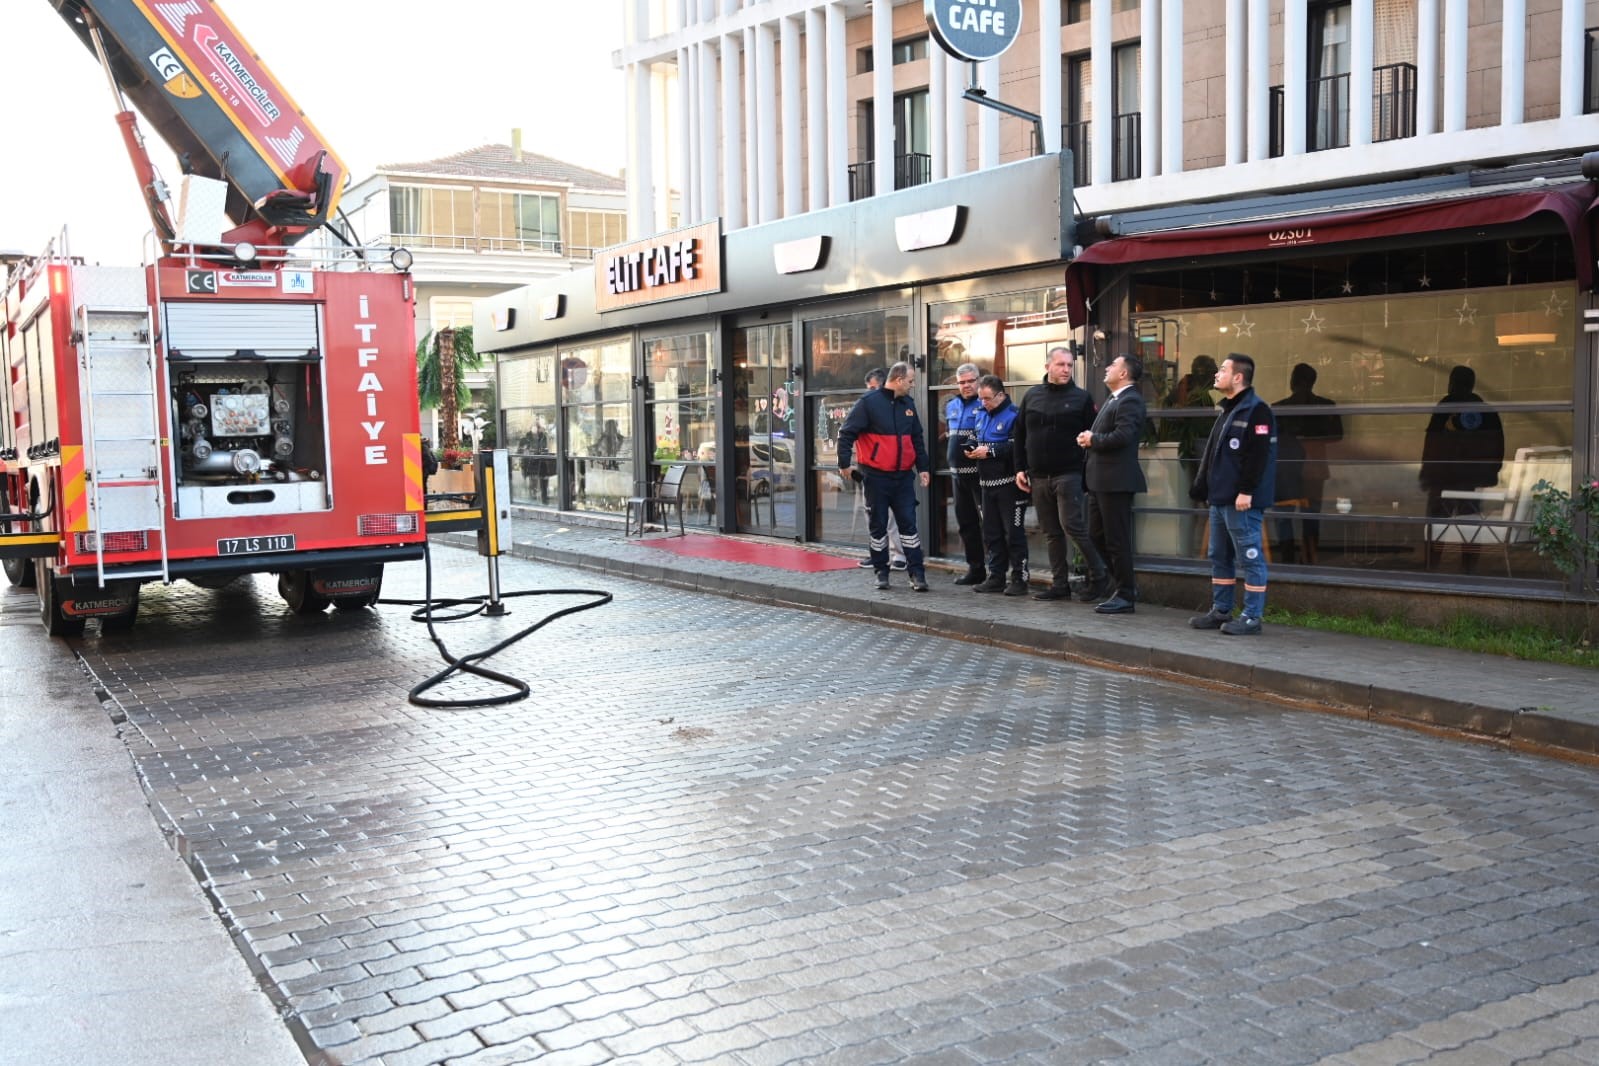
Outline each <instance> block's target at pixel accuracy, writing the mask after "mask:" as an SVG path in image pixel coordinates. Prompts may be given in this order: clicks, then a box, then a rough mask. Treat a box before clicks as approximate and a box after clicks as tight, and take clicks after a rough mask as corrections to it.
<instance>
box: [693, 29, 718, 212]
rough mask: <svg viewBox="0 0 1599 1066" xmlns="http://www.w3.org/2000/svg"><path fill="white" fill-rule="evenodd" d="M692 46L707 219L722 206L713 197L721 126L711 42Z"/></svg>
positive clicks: (702, 203) (703, 205) (702, 207)
mask: <svg viewBox="0 0 1599 1066" xmlns="http://www.w3.org/2000/svg"><path fill="white" fill-rule="evenodd" d="M707 2H709V0H707ZM700 10H701V11H702V12H703V11H704V10H705V9H704V8H703V7H702V8H701V9H700ZM707 21H708V19H707ZM695 47H696V48H697V49H698V50H699V54H700V58H699V63H698V64H696V65H697V67H698V73H699V77H700V85H699V94H700V145H699V147H700V218H701V220H709V219H713V218H716V217H717V216H718V215H720V214H721V213H722V205H721V204H720V203H718V202H717V199H716V186H717V180H716V177H717V174H716V134H717V130H718V129H719V127H720V120H719V119H718V117H717V114H718V112H717V101H716V64H717V58H716V50H715V49H714V48H713V47H712V45H711V42H709V41H701V42H700V43H699V44H697V45H695Z"/></svg>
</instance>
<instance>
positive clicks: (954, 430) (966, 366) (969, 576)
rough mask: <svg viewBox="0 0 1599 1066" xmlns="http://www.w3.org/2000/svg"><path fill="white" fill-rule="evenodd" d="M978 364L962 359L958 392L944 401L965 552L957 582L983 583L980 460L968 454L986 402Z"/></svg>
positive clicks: (958, 522)
mask: <svg viewBox="0 0 1599 1066" xmlns="http://www.w3.org/2000/svg"><path fill="white" fill-rule="evenodd" d="M977 378H978V372H977V367H976V365H975V364H973V363H962V364H961V365H960V366H959V367H957V368H956V370H955V388H956V390H957V391H956V393H955V395H953V396H951V397H950V398H949V399H948V400H946V401H944V431H945V433H947V434H948V435H949V445H948V449H949V450H948V458H949V472H950V481H951V483H952V484H951V489H950V491H951V492H952V493H953V494H954V496H955V525H956V527H957V528H958V529H959V530H960V535H961V547H962V548H963V549H964V550H965V552H966V572H965V573H964V574H961V575H960V576H959V577H957V578H956V579H955V584H957V585H981V584H982V583H983V580H984V579H985V578H986V577H987V576H988V571H987V570H986V569H985V564H984V562H983V513H982V491H983V490H982V487H981V486H980V485H978V484H977V463H976V462H974V461H973V460H971V459H968V458H967V457H966V450H967V448H968V447H970V446H971V444H972V443H973V440H972V431H973V430H974V429H975V428H976V427H977V417H978V416H979V415H981V414H982V413H983V405H982V403H981V402H980V401H979V400H978V399H977Z"/></svg>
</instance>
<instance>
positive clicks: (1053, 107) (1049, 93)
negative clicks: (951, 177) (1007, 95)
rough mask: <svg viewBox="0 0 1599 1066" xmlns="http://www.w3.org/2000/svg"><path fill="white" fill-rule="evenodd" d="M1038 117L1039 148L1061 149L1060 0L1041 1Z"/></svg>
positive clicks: (1050, 150)
mask: <svg viewBox="0 0 1599 1066" xmlns="http://www.w3.org/2000/svg"><path fill="white" fill-rule="evenodd" d="M1038 118H1039V121H1040V122H1042V123H1043V124H1044V143H1043V144H1042V145H1040V146H1039V147H1040V149H1041V150H1042V151H1045V152H1058V151H1060V124H1061V121H1062V119H1061V99H1060V4H1058V3H1050V2H1049V0H1040V3H1039V5H1038ZM935 158H936V157H935ZM934 176H935V177H936V176H937V175H936V174H935V175H934Z"/></svg>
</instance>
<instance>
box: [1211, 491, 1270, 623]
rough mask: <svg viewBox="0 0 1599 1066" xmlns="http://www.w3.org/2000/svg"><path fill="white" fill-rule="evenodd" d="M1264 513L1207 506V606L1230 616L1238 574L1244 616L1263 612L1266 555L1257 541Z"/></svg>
mask: <svg viewBox="0 0 1599 1066" xmlns="http://www.w3.org/2000/svg"><path fill="white" fill-rule="evenodd" d="M1264 515H1265V512H1263V511H1262V510H1260V508H1258V507H1251V508H1250V509H1249V510H1247V511H1240V510H1239V509H1238V508H1236V507H1233V506H1230V505H1229V506H1227V507H1218V506H1216V505H1215V504H1212V505H1211V507H1210V607H1211V610H1213V611H1219V612H1221V613H1222V614H1231V613H1232V610H1233V594H1234V591H1235V588H1236V586H1237V584H1238V573H1239V571H1240V570H1241V571H1243V575H1244V616H1245V617H1247V618H1254V619H1259V618H1260V617H1261V616H1262V615H1264V614H1265V613H1266V552H1265V549H1264V548H1263V547H1262V546H1261V542H1260V523H1261V519H1262V518H1263V517H1264Z"/></svg>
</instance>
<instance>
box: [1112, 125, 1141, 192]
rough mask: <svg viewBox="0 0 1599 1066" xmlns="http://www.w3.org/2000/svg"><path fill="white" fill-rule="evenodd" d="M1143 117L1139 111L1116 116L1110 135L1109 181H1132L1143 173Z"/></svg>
mask: <svg viewBox="0 0 1599 1066" xmlns="http://www.w3.org/2000/svg"><path fill="white" fill-rule="evenodd" d="M1143 130H1144V116H1143V113H1142V112H1140V111H1129V112H1127V113H1126V114H1125V115H1117V116H1116V127H1115V130H1114V131H1113V132H1112V133H1111V152H1112V155H1111V163H1110V180H1111V181H1132V180H1133V179H1135V178H1138V177H1140V176H1141V175H1142V174H1143V172H1144V140H1143V137H1144V133H1143Z"/></svg>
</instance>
